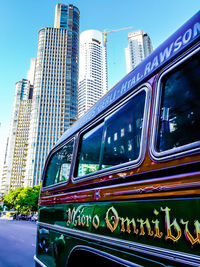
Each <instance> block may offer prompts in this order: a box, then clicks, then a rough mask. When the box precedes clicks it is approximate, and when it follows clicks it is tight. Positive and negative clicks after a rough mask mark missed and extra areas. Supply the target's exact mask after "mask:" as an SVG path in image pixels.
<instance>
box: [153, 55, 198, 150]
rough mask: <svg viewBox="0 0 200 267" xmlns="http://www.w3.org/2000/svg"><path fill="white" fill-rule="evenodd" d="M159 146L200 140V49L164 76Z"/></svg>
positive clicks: (170, 146) (185, 143) (174, 147)
mask: <svg viewBox="0 0 200 267" xmlns="http://www.w3.org/2000/svg"><path fill="white" fill-rule="evenodd" d="M161 90H162V96H161V108H160V117H159V126H158V135H157V141H156V150H157V151H158V152H163V151H166V150H171V149H174V150H176V149H177V148H179V147H182V146H184V145H188V144H191V143H194V142H197V141H199V140H200V53H197V54H196V55H194V56H192V57H190V58H189V59H188V60H186V61H185V62H183V63H181V64H180V65H179V66H177V67H176V68H174V69H173V70H172V71H170V72H168V73H167V74H166V75H165V76H163V78H162V80H161Z"/></svg>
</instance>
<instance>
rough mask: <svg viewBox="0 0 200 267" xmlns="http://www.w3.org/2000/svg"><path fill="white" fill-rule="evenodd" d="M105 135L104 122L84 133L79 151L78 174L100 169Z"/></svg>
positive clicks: (81, 174)
mask: <svg viewBox="0 0 200 267" xmlns="http://www.w3.org/2000/svg"><path fill="white" fill-rule="evenodd" d="M102 135H103V124H100V125H98V126H96V127H95V128H93V129H92V130H90V131H88V132H87V133H85V134H83V135H82V137H81V142H80V143H81V147H80V149H79V153H78V166H77V167H78V170H77V176H83V175H86V174H89V173H91V172H96V171H97V170H99V159H100V149H101V143H102Z"/></svg>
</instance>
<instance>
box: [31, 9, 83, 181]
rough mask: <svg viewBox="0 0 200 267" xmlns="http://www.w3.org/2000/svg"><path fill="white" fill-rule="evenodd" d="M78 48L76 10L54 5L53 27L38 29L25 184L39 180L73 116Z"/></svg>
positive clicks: (77, 18)
mask: <svg viewBox="0 0 200 267" xmlns="http://www.w3.org/2000/svg"><path fill="white" fill-rule="evenodd" d="M78 50H79V10H78V8H76V7H75V6H73V5H64V4H57V6H56V12H55V24H54V28H51V27H46V28H43V29H41V30H40V31H39V40H38V50H37V58H36V69H35V78H34V93H33V106H32V114H31V127H30V135H29V150H28V160H27V162H28V163H27V165H28V168H27V170H26V180H27V185H30V186H32V185H33V186H34V185H36V184H39V183H40V181H41V174H42V169H43V167H44V163H45V160H46V157H47V155H48V153H49V151H50V150H51V148H52V147H53V145H54V144H55V143H56V141H57V140H58V138H59V137H60V136H61V135H62V134H63V133H64V131H65V130H67V129H68V128H69V127H70V126H71V125H72V124H73V123H74V122H75V121H76V119H77V82H78Z"/></svg>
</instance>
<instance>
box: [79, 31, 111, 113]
mask: <svg viewBox="0 0 200 267" xmlns="http://www.w3.org/2000/svg"><path fill="white" fill-rule="evenodd" d="M79 66H80V68H79V88H78V117H79V118H80V117H81V116H82V115H83V114H84V113H85V112H86V111H87V110H88V109H90V108H91V107H92V106H93V105H94V104H95V103H96V102H97V101H98V100H99V99H100V98H101V97H102V96H103V95H104V94H105V93H106V92H107V90H108V82H107V80H108V79H107V58H106V47H105V46H104V44H103V36H102V32H100V31H97V30H87V31H84V32H82V33H81V35H80V64H79Z"/></svg>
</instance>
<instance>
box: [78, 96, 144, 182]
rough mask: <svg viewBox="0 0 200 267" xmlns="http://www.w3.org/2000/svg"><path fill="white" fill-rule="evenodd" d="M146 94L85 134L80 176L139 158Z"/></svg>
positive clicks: (82, 140)
mask: <svg viewBox="0 0 200 267" xmlns="http://www.w3.org/2000/svg"><path fill="white" fill-rule="evenodd" d="M145 97H146V92H145V91H141V92H140V93H138V94H137V95H136V96H135V97H133V98H132V99H131V100H129V101H128V102H127V103H126V104H124V105H123V106H122V107H121V108H120V109H118V110H117V111H116V112H114V114H113V115H111V116H110V117H108V118H107V119H106V120H105V122H104V123H101V124H100V125H98V126H96V127H95V128H93V129H92V130H90V131H88V132H87V133H85V134H83V135H82V137H81V141H80V148H79V153H78V162H77V171H76V176H78V177H79V176H84V175H87V174H89V173H93V172H96V171H98V170H101V169H105V168H109V167H112V166H115V165H119V164H123V163H126V162H130V161H134V160H137V159H138V157H139V154H140V149H141V135H142V126H143V116H144V105H145Z"/></svg>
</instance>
